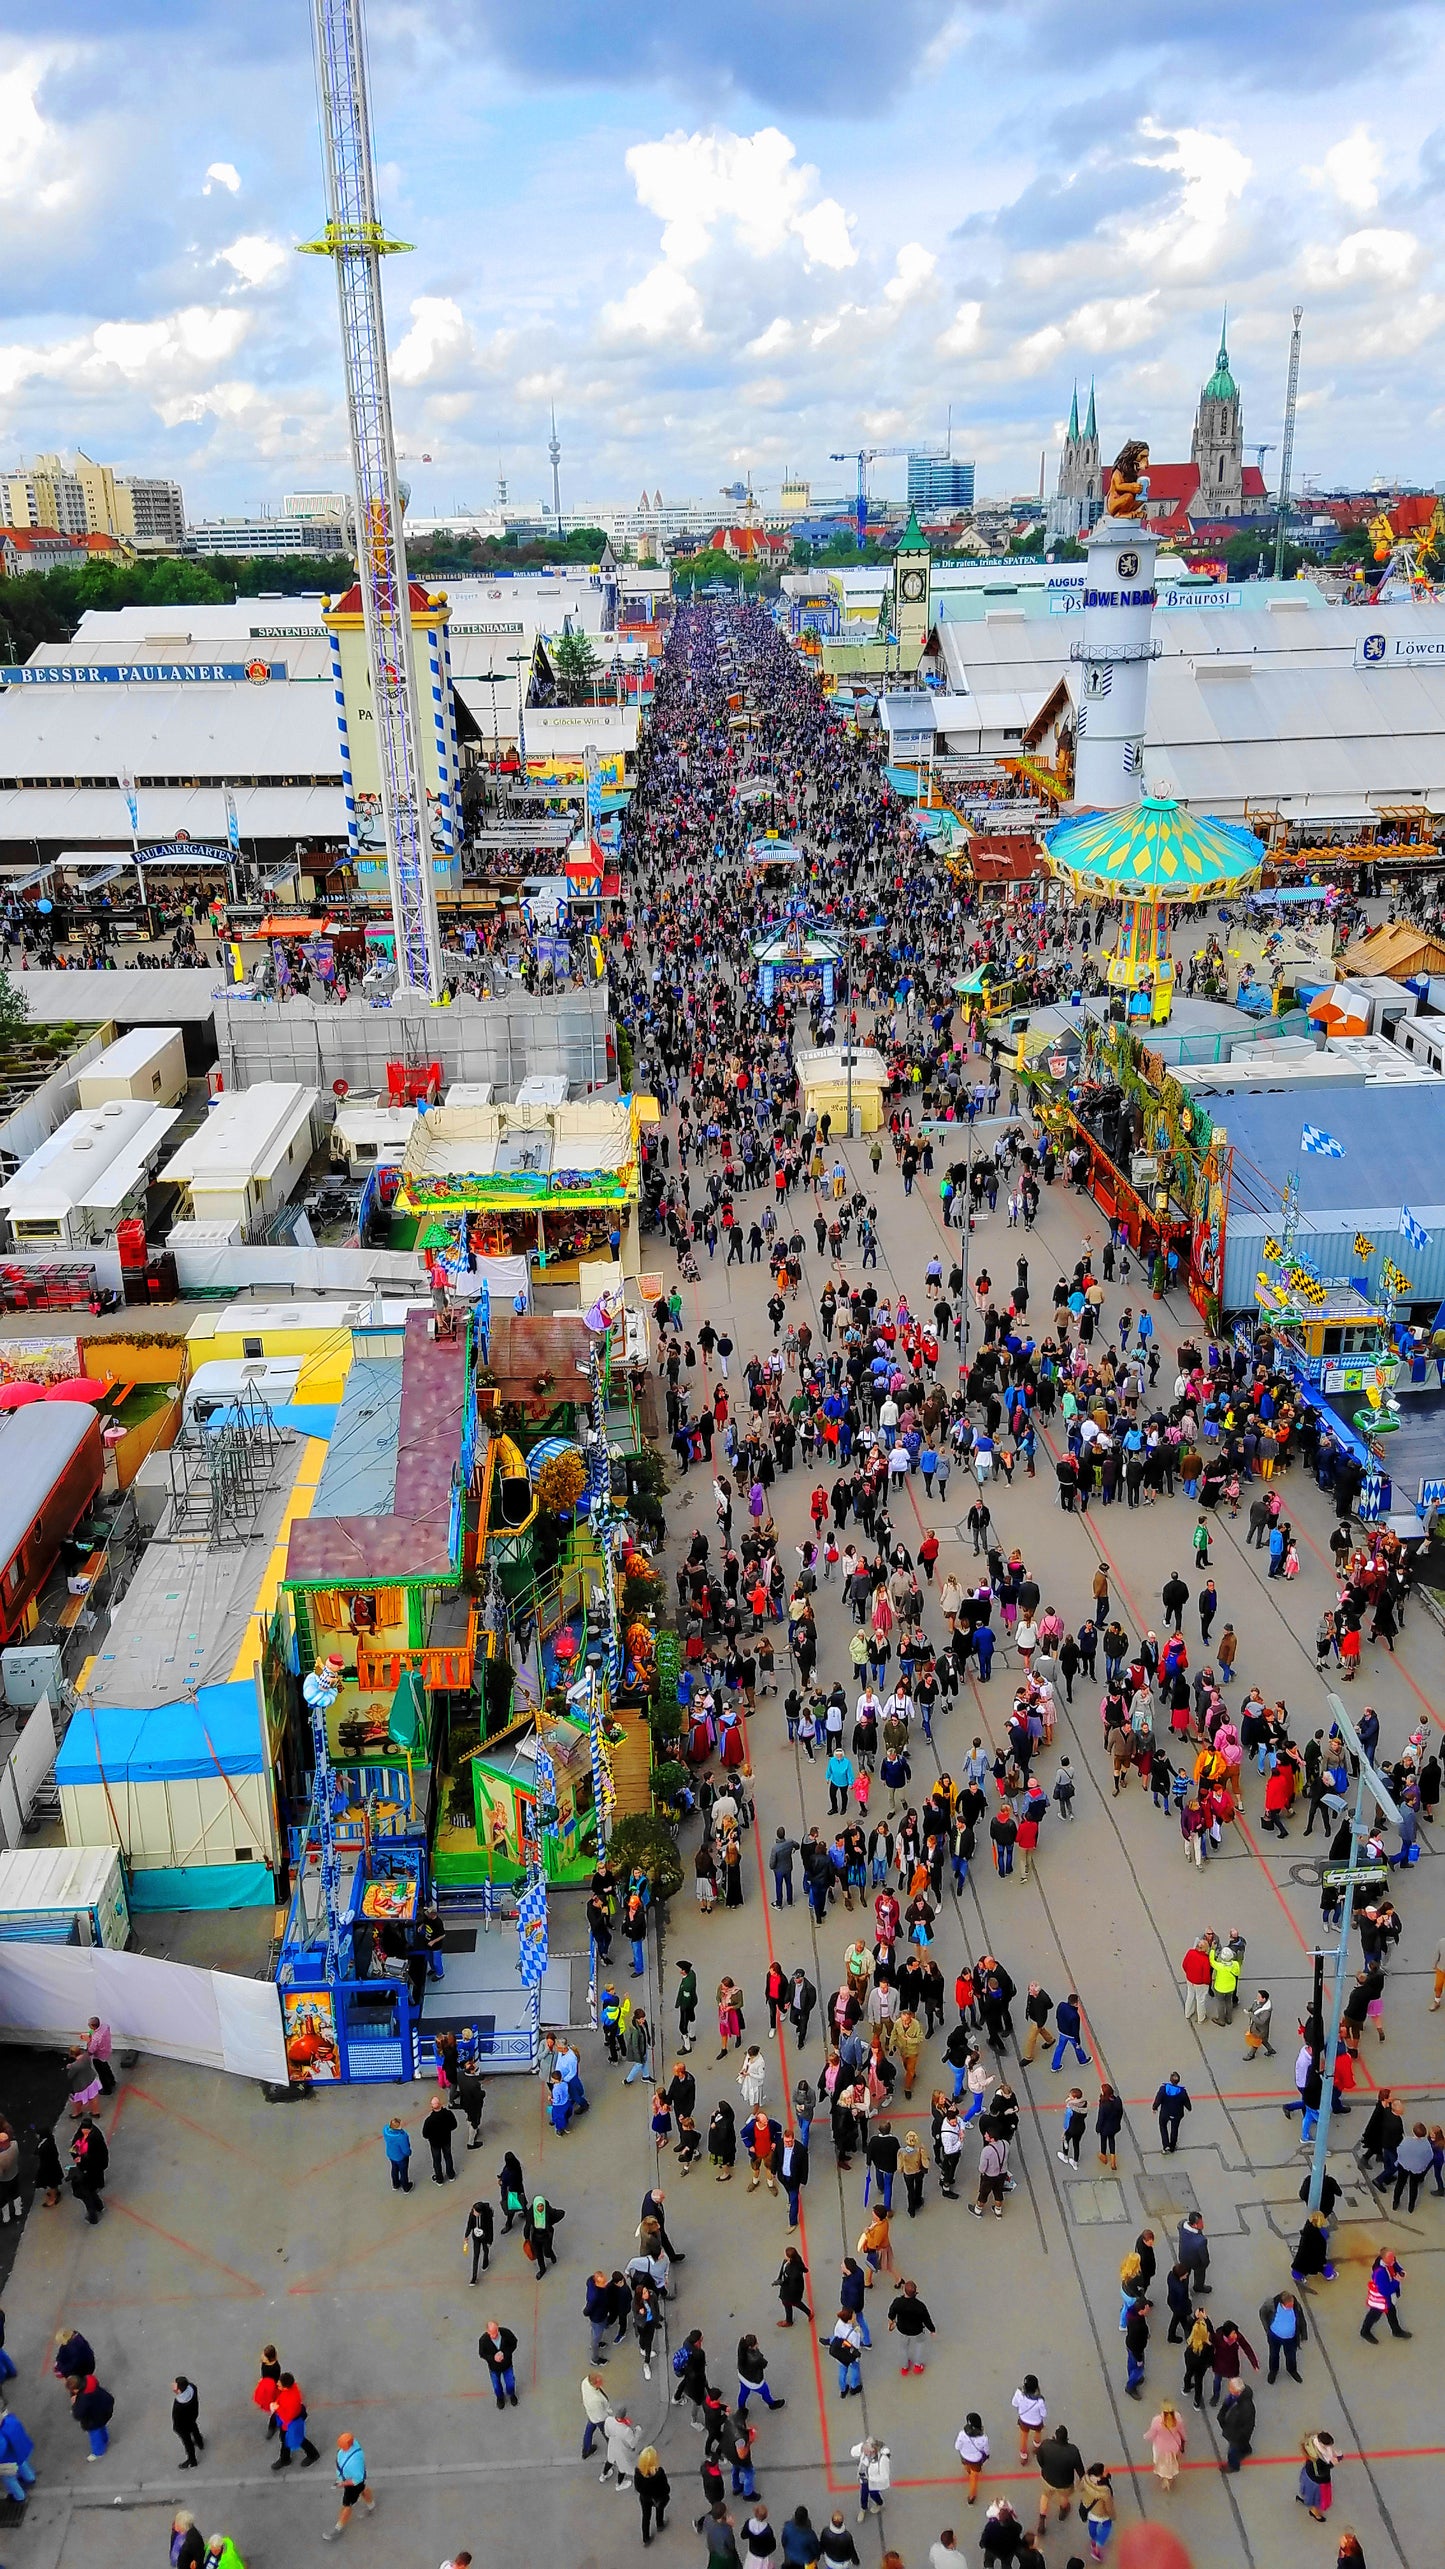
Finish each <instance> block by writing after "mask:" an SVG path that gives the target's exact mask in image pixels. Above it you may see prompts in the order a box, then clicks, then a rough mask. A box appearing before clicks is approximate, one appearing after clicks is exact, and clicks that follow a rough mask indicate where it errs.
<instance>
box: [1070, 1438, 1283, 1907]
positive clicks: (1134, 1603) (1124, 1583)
mask: <svg viewBox="0 0 1445 2569" xmlns="http://www.w3.org/2000/svg"><path fill="white" fill-rule="evenodd" d="M1043 1435H1044V1443H1045V1444H1046V1445H1047V1447H1048V1449H1049V1452H1050V1453H1051V1454H1052V1455H1053V1457H1054V1460H1055V1462H1057V1460H1058V1448H1057V1446H1056V1445H1055V1444H1054V1440H1053V1438H1052V1437H1051V1436H1050V1435H1049V1433H1048V1431H1047V1429H1045V1430H1044V1431H1043ZM1083 1523H1084V1529H1085V1532H1086V1533H1092V1536H1093V1540H1094V1542H1095V1543H1096V1544H1097V1545H1098V1547H1099V1550H1100V1551H1101V1552H1102V1554H1103V1556H1104V1558H1105V1560H1106V1561H1107V1562H1108V1564H1109V1567H1110V1569H1111V1571H1112V1572H1113V1574H1114V1578H1115V1581H1116V1582H1117V1585H1118V1589H1119V1594H1120V1596H1121V1597H1122V1598H1123V1599H1124V1601H1125V1603H1126V1604H1127V1606H1128V1607H1129V1610H1130V1612H1131V1614H1132V1615H1133V1618H1134V1621H1135V1624H1136V1625H1137V1627H1138V1629H1139V1631H1140V1632H1141V1633H1143V1632H1147V1631H1148V1630H1149V1629H1150V1627H1149V1625H1148V1624H1146V1623H1145V1621H1144V1618H1143V1616H1142V1615H1141V1614H1140V1612H1139V1601H1138V1599H1137V1597H1136V1596H1135V1594H1134V1591H1133V1589H1132V1588H1131V1587H1130V1585H1129V1582H1128V1580H1127V1579H1126V1578H1125V1576H1124V1573H1123V1571H1122V1570H1121V1568H1120V1566H1119V1564H1118V1562H1117V1561H1116V1560H1115V1558H1114V1555H1113V1553H1112V1552H1111V1551H1110V1549H1109V1546H1108V1544H1107V1543H1106V1542H1105V1540H1104V1537H1103V1535H1102V1534H1101V1533H1100V1531H1099V1529H1098V1527H1097V1526H1091V1524H1090V1520H1089V1518H1088V1517H1087V1516H1086V1517H1085V1518H1084V1520H1083ZM1242 1781H1243V1777H1242V1774H1241V1782H1242ZM1235 1826H1236V1827H1237V1828H1238V1830H1239V1833H1240V1836H1241V1837H1242V1838H1243V1840H1244V1843H1245V1845H1246V1846H1247V1847H1248V1849H1249V1851H1250V1854H1251V1855H1252V1856H1253V1857H1254V1859H1255V1862H1256V1863H1257V1864H1258V1866H1259V1867H1260V1870H1261V1872H1262V1873H1263V1875H1264V1878H1265V1880H1266V1882H1267V1883H1268V1884H1269V1887H1270V1889H1271V1891H1272V1892H1273V1893H1274V1896H1275V1898H1276V1900H1277V1901H1278V1902H1279V1905H1280V1908H1281V1909H1282V1910H1283V1912H1284V1915H1285V1917H1286V1918H1287V1919H1288V1920H1289V1930H1290V1934H1291V1935H1292V1936H1293V1937H1294V1940H1295V1943H1296V1944H1297V1945H1298V1946H1299V1948H1300V1950H1301V1952H1302V1953H1308V1952H1309V1951H1310V1950H1311V1948H1310V1946H1309V1945H1308V1943H1307V1942H1306V1940H1305V1937H1304V1934H1303V1932H1302V1930H1301V1928H1300V1925H1299V1922H1298V1920H1297V1919H1296V1917H1295V1914H1294V1911H1293V1910H1292V1909H1291V1907H1290V1905H1289V1902H1288V1901H1287V1900H1286V1898H1285V1896H1284V1893H1283V1892H1282V1891H1281V1889H1280V1887H1279V1884H1278V1883H1277V1882H1276V1880H1275V1878H1274V1875H1273V1874H1272V1873H1271V1872H1270V1869H1269V1865H1268V1863H1267V1862H1266V1860H1265V1856H1264V1852H1263V1849H1262V1848H1261V1847H1260V1845H1259V1843H1258V1840H1257V1839H1256V1838H1255V1837H1254V1835H1253V1833H1252V1831H1251V1830H1250V1827H1249V1825H1248V1822H1247V1821H1246V1819H1245V1816H1244V1804H1243V1800H1242V1798H1241V1802H1240V1807H1239V1810H1238V1812H1237V1813H1236V1815H1235Z"/></svg>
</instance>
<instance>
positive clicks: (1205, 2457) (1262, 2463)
mask: <svg viewBox="0 0 1445 2569" xmlns="http://www.w3.org/2000/svg"><path fill="white" fill-rule="evenodd" d="M1152 2396H1153V2394H1152V2393H1146V2398H1152ZM1161 2396H1162V2394H1161ZM1442 2453H1445V2444H1388V2445H1378V2446H1377V2445H1372V2446H1371V2447H1370V2448H1369V2450H1368V2451H1367V2452H1348V2451H1346V2449H1345V2447H1344V2446H1343V2445H1341V2446H1340V2448H1339V2453H1338V2459H1339V2461H1341V2462H1425V2461H1431V2460H1433V2459H1435V2457H1436V2456H1437V2455H1439V2454H1442ZM1299 2458H1300V2457H1299V2454H1298V2452H1297V2451H1296V2452H1294V2453H1250V2454H1247V2455H1246V2456H1245V2459H1244V2463H1243V2466H1242V2467H1243V2468H1244V2469H1245V2470H1246V2471H1283V2470H1289V2471H1297V2470H1298V2469H1299ZM1107 2467H1108V2469H1109V2471H1110V2472H1111V2474H1112V2476H1113V2477H1114V2478H1115V2479H1116V2480H1118V2479H1131V2480H1145V2479H1152V2478H1153V2476H1154V2465H1153V2463H1152V2462H1130V2461H1128V2460H1125V2461H1122V2462H1110V2463H1109V2464H1108V2466H1107ZM1220 2467H1221V2466H1220V2464H1219V2462H1218V2461H1217V2460H1216V2458H1215V2456H1214V2455H1213V2454H1212V2453H1206V2454H1201V2455H1200V2456H1199V2457H1198V2458H1197V2460H1195V2461H1193V2462H1186V2461H1181V2462H1180V2465H1179V2468H1180V2471H1181V2473H1182V2472H1185V2471H1218V2470H1219V2469H1220ZM1021 2484H1022V2485H1023V2486H1025V2487H1028V2488H1034V2487H1037V2485H1038V2473H1037V2471H1029V2470H1019V2471H985V2472H984V2474H983V2477H982V2480H981V2481H980V2483H979V2485H980V2487H981V2488H985V2489H988V2488H1000V2489H1002V2488H1017V2487H1018V2486H1020V2485H1021ZM893 2486H894V2488H895V2489H961V2488H962V2487H963V2481H962V2479H961V2477H959V2476H958V2475H957V2474H953V2475H945V2474H940V2476H939V2477H938V2478H937V2479H918V2480H902V2479H899V2478H898V2477H897V2476H896V2475H895V2477H894V2480H893Z"/></svg>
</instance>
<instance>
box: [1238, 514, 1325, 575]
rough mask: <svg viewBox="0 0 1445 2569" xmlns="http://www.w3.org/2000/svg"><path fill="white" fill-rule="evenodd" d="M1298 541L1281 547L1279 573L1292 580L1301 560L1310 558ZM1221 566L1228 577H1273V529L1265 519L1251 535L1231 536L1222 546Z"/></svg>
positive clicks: (1305, 560) (1306, 560)
mask: <svg viewBox="0 0 1445 2569" xmlns="http://www.w3.org/2000/svg"><path fill="white" fill-rule="evenodd" d="M1311 558H1312V557H1311V555H1309V554H1308V553H1306V552H1305V550H1304V547H1303V546H1302V545H1299V544H1287V545H1286V546H1285V548H1284V563H1283V574H1284V577H1285V579H1287V580H1292V579H1293V578H1294V575H1295V573H1296V571H1297V570H1298V569H1299V567H1300V565H1301V563H1302V562H1308V561H1310V560H1311ZM1224 565H1225V571H1226V574H1227V576H1228V577H1229V578H1230V579H1231V580H1255V579H1259V580H1272V579H1273V577H1274V528H1273V526H1272V525H1271V524H1270V523H1269V522H1268V521H1267V520H1266V521H1264V522H1262V523H1261V525H1260V528H1259V531H1258V533H1257V534H1254V535H1231V537H1230V539H1229V542H1228V543H1227V544H1226V546H1225V548H1224Z"/></svg>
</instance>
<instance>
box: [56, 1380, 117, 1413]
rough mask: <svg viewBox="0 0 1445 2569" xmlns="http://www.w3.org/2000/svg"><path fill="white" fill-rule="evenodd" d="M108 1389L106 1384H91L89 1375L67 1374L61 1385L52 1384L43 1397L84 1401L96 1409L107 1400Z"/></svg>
mask: <svg viewBox="0 0 1445 2569" xmlns="http://www.w3.org/2000/svg"><path fill="white" fill-rule="evenodd" d="M109 1388H110V1387H109V1385H108V1384H106V1383H97V1382H93V1381H92V1380H91V1377H90V1375H89V1374H68V1375H67V1376H66V1379H65V1381H64V1382H63V1383H52V1384H51V1386H50V1388H49V1390H48V1391H47V1392H46V1394H45V1397H46V1399H47V1400H85V1401H89V1402H90V1403H91V1405H92V1407H94V1408H98V1407H99V1406H100V1403H101V1402H102V1401H103V1400H106V1399H108V1398H109Z"/></svg>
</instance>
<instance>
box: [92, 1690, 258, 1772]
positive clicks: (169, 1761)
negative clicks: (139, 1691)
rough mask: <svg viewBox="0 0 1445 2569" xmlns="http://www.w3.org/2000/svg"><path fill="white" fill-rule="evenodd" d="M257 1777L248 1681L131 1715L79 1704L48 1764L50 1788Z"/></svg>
mask: <svg viewBox="0 0 1445 2569" xmlns="http://www.w3.org/2000/svg"><path fill="white" fill-rule="evenodd" d="M218 1767H219V1768H220V1771H221V1773H222V1774H223V1775H262V1774H264V1773H265V1770H266V1760H265V1757H264V1755H263V1753H262V1747H261V1716H260V1711H259V1708H258V1706H257V1702H256V1689H255V1687H254V1685H253V1684H252V1683H251V1680H250V1679H249V1678H243V1679H239V1680H237V1681H236V1682H235V1683H233V1684H230V1685H226V1686H202V1687H200V1688H198V1690H197V1693H196V1696H195V1700H194V1701H192V1700H191V1698H190V1697H189V1696H183V1697H182V1698H181V1700H180V1701H179V1702H178V1703H173V1704H156V1705H154V1706H153V1707H152V1708H151V1710H150V1711H149V1712H144V1713H143V1712H136V1711H135V1710H133V1709H132V1708H131V1707H129V1706H122V1705H116V1704H82V1705H81V1707H80V1709H79V1711H78V1712H77V1713H76V1714H75V1715H74V1716H73V1718H72V1720H71V1724H70V1728H69V1730H68V1731H67V1732H66V1734H65V1739H64V1743H63V1745H62V1747H61V1751H60V1755H59V1756H58V1757H57V1759H56V1761H55V1780H56V1783H57V1784H100V1783H107V1784H163V1783H165V1782H167V1781H168V1780H170V1779H171V1778H175V1777H181V1776H191V1777H196V1776H203V1775H214V1774H215V1772H216V1770H217V1768H218Z"/></svg>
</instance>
